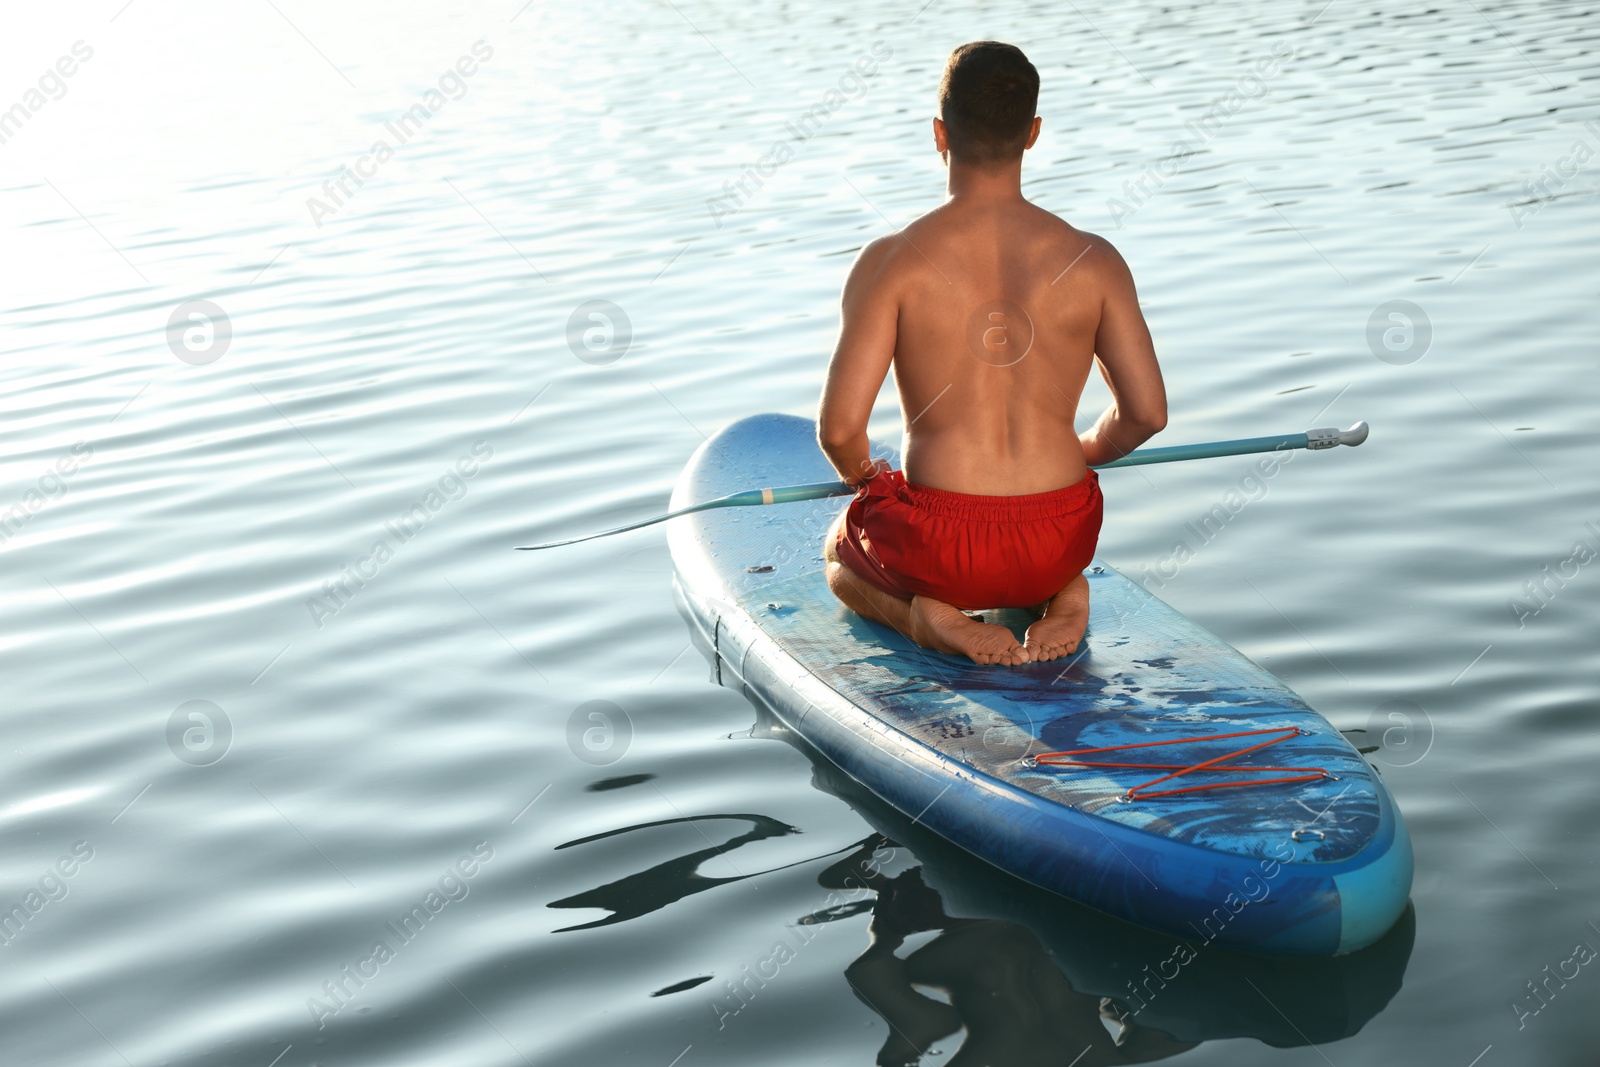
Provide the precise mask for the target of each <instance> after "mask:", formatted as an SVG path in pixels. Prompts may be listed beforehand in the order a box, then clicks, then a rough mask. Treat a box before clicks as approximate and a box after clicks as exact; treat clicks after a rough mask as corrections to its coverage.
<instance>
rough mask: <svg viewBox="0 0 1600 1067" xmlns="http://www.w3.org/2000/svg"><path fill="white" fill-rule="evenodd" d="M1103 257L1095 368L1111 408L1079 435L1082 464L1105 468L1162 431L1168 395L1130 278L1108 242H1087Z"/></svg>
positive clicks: (1100, 240)
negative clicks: (1102, 287) (1107, 392)
mask: <svg viewBox="0 0 1600 1067" xmlns="http://www.w3.org/2000/svg"><path fill="white" fill-rule="evenodd" d="M1092 239H1093V240H1094V241H1095V242H1096V243H1097V244H1098V245H1099V247H1098V248H1097V249H1096V251H1099V252H1102V253H1104V256H1103V258H1102V260H1101V262H1102V264H1103V266H1102V268H1101V270H1102V273H1101V277H1102V279H1103V286H1104V289H1103V297H1102V302H1101V308H1100V326H1099V329H1098V330H1097V331H1096V332H1095V338H1094V353H1095V363H1096V365H1098V366H1099V368H1100V374H1101V376H1102V377H1104V378H1105V380H1106V385H1107V386H1108V387H1109V388H1110V389H1111V406H1110V407H1108V408H1106V410H1105V412H1104V413H1103V414H1102V415H1101V416H1100V418H1098V419H1097V420H1095V424H1094V425H1093V426H1092V427H1090V428H1089V429H1088V430H1087V431H1085V432H1084V433H1081V434H1079V435H1078V440H1079V442H1081V443H1082V445H1083V458H1084V462H1085V463H1087V464H1088V465H1089V466H1091V467H1092V466H1095V465H1096V464H1099V463H1108V462H1110V461H1111V460H1114V459H1120V458H1121V457H1123V456H1125V455H1127V454H1128V453H1129V452H1132V451H1133V450H1134V449H1136V448H1138V447H1139V446H1140V445H1142V444H1144V443H1145V442H1146V441H1148V440H1149V439H1150V438H1152V437H1154V436H1155V435H1156V434H1158V433H1160V432H1161V430H1162V429H1163V428H1164V427H1165V426H1166V425H1167V390H1166V385H1165V384H1164V383H1163V382H1162V380H1161V367H1160V365H1159V364H1157V362H1156V350H1155V345H1154V343H1153V342H1152V341H1151V340H1150V327H1149V326H1147V325H1146V324H1145V321H1144V313H1143V312H1141V311H1140V310H1139V294H1138V292H1137V291H1136V290H1135V289H1134V285H1133V272H1132V271H1130V270H1129V269H1128V264H1127V263H1126V262H1124V261H1123V258H1122V256H1121V255H1120V254H1119V253H1118V252H1117V250H1116V249H1115V248H1113V247H1112V246H1111V242H1109V241H1107V240H1105V239H1104V238H1100V237H1094V238H1092Z"/></svg>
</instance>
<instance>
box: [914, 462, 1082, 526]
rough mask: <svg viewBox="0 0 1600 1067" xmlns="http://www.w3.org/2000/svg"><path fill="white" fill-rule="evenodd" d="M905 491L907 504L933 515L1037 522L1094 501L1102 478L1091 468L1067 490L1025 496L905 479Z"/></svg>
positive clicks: (1076, 509) (1056, 516)
mask: <svg viewBox="0 0 1600 1067" xmlns="http://www.w3.org/2000/svg"><path fill="white" fill-rule="evenodd" d="M894 473H896V474H899V473H900V472H899V471H896V472H894ZM902 477H903V475H902ZM901 493H902V494H903V496H902V499H903V500H905V502H906V503H908V504H910V505H912V506H913V507H917V508H921V509H922V510H924V511H927V512H929V513H930V514H933V515H943V516H946V517H948V518H952V519H975V520H979V521H983V522H1035V521H1038V520H1040V519H1059V518H1063V517H1065V516H1068V515H1071V514H1073V513H1074V512H1078V511H1082V510H1083V509H1084V508H1086V507H1088V506H1090V505H1091V504H1093V503H1094V501H1095V499H1096V498H1097V497H1099V495H1100V478H1099V475H1097V474H1096V473H1095V472H1094V471H1092V470H1091V471H1089V472H1088V473H1087V474H1086V475H1084V477H1083V480H1082V481H1078V482H1074V483H1073V484H1072V485H1069V486H1067V487H1066V488H1064V489H1052V490H1051V491H1050V492H1048V493H1028V494H1026V495H1023V496H980V495H978V494H976V493H952V492H950V491H949V490H948V489H934V488H932V487H931V486H926V485H917V484H916V483H915V482H905V483H904V488H903V489H902V490H901Z"/></svg>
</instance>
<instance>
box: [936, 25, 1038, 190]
mask: <svg viewBox="0 0 1600 1067" xmlns="http://www.w3.org/2000/svg"><path fill="white" fill-rule="evenodd" d="M1038 105H1039V72H1038V71H1037V70H1035V69H1034V66H1033V64H1032V63H1030V62H1028V57H1027V56H1025V55H1023V54H1022V49H1020V48H1018V47H1017V46H1016V45H1010V44H1001V43H1000V42H999V41H973V42H972V43H971V44H964V45H962V46H961V47H960V48H957V49H956V50H955V51H954V52H951V53H950V61H949V62H948V63H946V64H945V68H944V77H943V78H942V79H941V80H940V82H939V117H940V118H942V119H944V126H945V138H946V143H947V144H948V145H949V148H950V155H951V157H952V158H954V159H958V160H960V161H961V162H963V163H980V164H981V163H1002V162H1006V161H1009V160H1013V159H1016V158H1017V157H1018V156H1020V155H1022V151H1023V149H1024V148H1025V147H1026V146H1027V143H1028V131H1029V130H1031V129H1032V128H1033V116H1034V111H1035V109H1036V108H1037V107H1038Z"/></svg>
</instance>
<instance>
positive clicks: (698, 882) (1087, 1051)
mask: <svg viewBox="0 0 1600 1067" xmlns="http://www.w3.org/2000/svg"><path fill="white" fill-rule="evenodd" d="M752 736H754V737H767V738H775V739H782V740H785V741H787V742H789V743H790V744H793V745H794V746H795V747H796V748H798V749H799V750H800V751H801V752H803V753H804V754H805V755H806V756H807V758H808V759H810V760H811V762H812V764H813V768H814V771H815V776H814V780H815V783H816V784H817V786H818V787H819V788H821V789H822V790H824V791H826V792H828V793H831V794H833V795H835V796H837V797H839V798H840V799H842V800H844V801H845V802H846V803H847V804H849V805H850V806H851V807H852V808H854V809H855V810H856V811H857V812H858V813H859V814H860V815H861V816H862V817H863V818H864V819H866V821H867V822H868V823H869V824H871V826H872V827H873V828H874V830H875V832H874V833H872V834H870V835H868V836H867V837H865V838H863V839H861V840H860V841H857V842H854V843H852V844H850V845H848V846H845V847H844V848H842V849H836V850H833V851H832V852H830V853H826V854H824V855H821V856H813V857H811V858H809V859H806V860H802V861H799V863H788V864H784V865H782V867H774V868H770V870H779V869H783V868H791V867H795V866H801V865H804V864H809V863H816V862H819V861H821V860H825V859H829V858H830V857H833V859H832V862H829V863H828V864H827V866H825V867H824V868H823V869H822V870H821V872H820V873H819V874H818V876H817V883H818V895H819V907H818V908H817V909H815V910H814V911H812V912H811V913H809V914H806V915H801V916H797V917H796V920H795V921H796V922H797V923H798V924H800V925H816V924H822V923H831V922H837V921H840V920H844V919H849V918H852V917H854V916H857V915H860V914H863V913H870V915H871V920H870V925H869V936H868V940H867V943H866V944H865V945H863V946H862V950H861V952H860V954H859V955H857V956H856V957H855V959H854V960H852V961H851V962H850V963H849V964H848V965H847V966H846V967H845V968H844V974H843V975H842V979H843V980H844V981H846V982H847V983H848V984H849V986H850V988H851V990H852V991H853V992H854V994H855V995H856V997H857V998H858V999H859V1000H860V1001H861V1002H862V1003H863V1004H865V1005H866V1006H867V1007H868V1008H870V1009H871V1010H872V1011H873V1012H874V1013H875V1014H876V1015H877V1016H878V1017H879V1018H881V1019H882V1020H883V1021H884V1023H885V1028H886V1036H885V1038H884V1041H883V1045H882V1047H881V1048H880V1050H879V1052H878V1056H877V1063H879V1064H885V1065H887V1064H897V1065H898V1064H911V1063H915V1062H917V1061H918V1060H919V1058H920V1057H922V1056H923V1055H924V1054H925V1053H926V1052H928V1051H929V1050H930V1049H933V1048H934V1047H935V1046H936V1045H937V1046H939V1047H940V1048H942V1049H949V1048H951V1047H952V1042H956V1041H958V1042H959V1051H956V1052H955V1053H954V1054H953V1055H952V1056H951V1058H950V1059H949V1060H948V1061H946V1062H948V1063H949V1064H950V1065H951V1067H963V1065H969V1064H987V1065H990V1067H1011V1065H1016V1067H1022V1065H1032V1064H1036V1063H1040V1062H1047V1061H1048V1062H1054V1061H1055V1060H1057V1059H1059V1060H1061V1061H1062V1062H1071V1061H1073V1057H1075V1056H1081V1059H1078V1060H1077V1061H1076V1063H1077V1064H1078V1065H1079V1067H1088V1065H1091V1064H1115V1063H1146V1062H1151V1061H1154V1060H1159V1059H1164V1058H1167V1057H1169V1056H1174V1055H1176V1054H1178V1053H1180V1052H1183V1051H1185V1050H1187V1049H1190V1048H1193V1047H1194V1046H1195V1045H1197V1044H1199V1043H1201V1042H1205V1041H1212V1040H1223V1039H1230V1038H1252V1039H1254V1040H1257V1041H1261V1042H1263V1043H1266V1044H1268V1045H1273V1046H1277V1047H1284V1048H1287V1047H1296V1046H1304V1045H1321V1044H1325V1043H1327V1042H1330V1041H1337V1040H1339V1039H1341V1038H1346V1037H1350V1036H1352V1035H1354V1034H1356V1033H1357V1032H1359V1031H1360V1030H1361V1028H1362V1027H1363V1026H1365V1025H1366V1023H1367V1022H1368V1021H1370V1020H1371V1019H1372V1018H1373V1017H1374V1016H1376V1015H1377V1014H1378V1013H1379V1012H1380V1011H1382V1010H1383V1008H1384V1007H1385V1006H1386V1005H1387V1004H1388V1003H1389V1001H1390V1000H1391V999H1392V998H1393V997H1394V995H1395V994H1396V993H1397V992H1398V991H1399V989H1400V986H1401V981H1402V979H1403V977H1404V973H1405V968H1406V964H1407V962H1408V960H1409V958H1410V955H1411V947H1412V942H1413V940H1414V936H1415V918H1414V914H1413V912H1412V911H1411V910H1410V909H1409V908H1408V909H1407V911H1406V913H1405V915H1404V916H1403V917H1402V919H1401V921H1400V922H1399V923H1398V924H1397V925H1396V927H1395V928H1394V929H1393V930H1392V931H1390V933H1389V934H1388V935H1386V936H1385V937H1384V938H1382V939H1381V940H1380V941H1378V942H1377V943H1376V944H1374V945H1372V946H1370V947H1368V948H1366V949H1364V950H1362V951H1360V952H1356V953H1353V954H1350V955H1346V956H1339V957H1333V958H1324V959H1286V958H1269V957H1256V956H1247V955H1241V954H1238V953H1234V952H1229V951H1226V950H1224V949H1220V948H1217V947H1215V946H1211V945H1207V944H1206V943H1205V940H1204V938H1203V936H1201V935H1198V934H1197V937H1196V939H1195V940H1193V941H1181V940H1176V939H1174V938H1172V937H1170V936H1166V935H1162V934H1158V933H1155V932H1153V931H1149V930H1145V929H1143V928H1141V927H1137V926H1133V925H1131V924H1129V923H1125V922H1122V921H1121V920H1118V919H1115V918H1112V917H1110V916H1107V915H1104V914H1102V913H1100V912H1096V911H1094V910H1092V909H1090V908H1086V907H1083V906H1082V905H1078V904H1075V903H1073V902H1071V901H1069V900H1066V899H1064V898H1062V897H1058V896H1056V895H1054V894H1052V893H1049V892H1046V891H1044V890H1041V889H1038V888H1036V887H1034V886H1031V885H1028V884H1027V883H1025V882H1021V881H1019V880H1017V879H1014V878H1011V877H1010V876H1008V875H1006V874H1004V873H1003V872H1001V871H999V870H997V869H995V868H993V867H990V866H989V865H987V864H985V863H983V862H981V861H978V860H976V859H974V858H973V857H971V856H970V855H968V854H967V853H965V852H963V851H962V850H961V849H959V848H957V847H956V846H954V845H951V844H950V843H948V842H946V841H944V840H943V839H942V838H940V837H939V836H938V835H936V834H934V833H932V832H930V831H928V830H927V829H926V828H924V827H921V826H918V825H916V824H915V823H913V822H912V821H911V820H910V819H908V818H906V817H905V816H904V815H902V814H900V813H899V812H897V811H895V810H894V809H893V808H890V807H889V806H888V805H886V804H884V803H882V802H881V801H879V800H878V799H877V798H876V797H874V796H873V795H872V794H870V793H869V792H867V791H866V790H865V789H864V788H863V787H861V786H860V785H859V784H858V783H856V782H855V781H854V780H853V779H851V778H849V777H848V776H847V775H845V774H844V773H843V772H842V771H840V770H839V769H838V768H837V767H835V766H834V765H832V764H831V763H829V762H828V761H827V760H826V759H824V758H823V757H821V756H820V755H819V754H817V753H816V752H815V751H814V750H812V749H811V748H810V747H809V746H808V745H806V744H805V743H804V742H803V741H801V740H799V739H798V738H796V737H795V736H794V735H793V734H791V733H790V732H789V731H787V730H786V729H784V727H783V726H782V725H781V724H780V723H777V722H776V721H774V720H772V719H771V718H770V717H768V716H767V715H766V714H764V713H762V714H761V716H760V722H758V724H757V726H756V728H755V729H754V730H753V731H752ZM681 823H694V824H696V825H697V826H705V827H711V826H715V825H719V824H720V825H724V826H726V825H732V826H733V827H735V828H736V833H735V836H733V837H732V838H730V839H728V840H726V841H719V843H718V844H715V845H713V844H711V843H710V841H709V840H708V842H707V847H705V848H696V849H693V850H691V851H689V852H686V853H684V854H683V855H680V856H675V857H673V858H671V859H668V860H665V861H662V862H659V863H656V864H653V865H651V866H649V867H647V868H645V869H643V870H640V871H637V872H636V873H633V874H629V875H626V876H624V877H623V878H620V879H616V880H614V881H612V882H609V883H607V884H605V885H602V886H597V887H595V888H594V889H591V890H586V891H584V892H582V893H577V894H571V895H569V896H567V897H564V898H562V899H561V900H557V901H552V902H551V903H550V905H549V906H550V907H555V908H600V909H603V910H605V911H607V912H609V913H610V914H609V915H607V916H606V917H604V918H601V919H598V920H595V921H592V922H587V923H583V924H580V925H575V926H569V927H565V928H564V929H566V930H579V929H587V928H591V927H595V926H603V925H611V924H615V923H621V922H625V921H628V920H630V919H633V918H637V917H639V916H642V915H645V914H648V913H650V912H653V911H656V910H659V909H661V908H665V907H668V906H670V905H672V904H674V903H675V902H677V901H680V900H682V899H684V898H685V897H688V896H690V895H693V894H696V893H700V892H705V891H707V890H711V889H716V888H719V887H721V886H723V885H725V884H726V883H728V882H731V881H741V880H744V879H748V878H753V877H759V876H760V875H762V874H765V873H769V870H755V869H749V870H747V871H746V873H744V874H742V875H739V876H736V877H712V876H707V875H703V874H701V873H700V872H699V869H698V868H699V867H700V866H701V865H702V864H703V863H705V862H706V861H707V860H709V859H710V858H711V857H712V856H714V855H718V854H722V855H727V854H729V853H731V852H734V851H736V850H737V849H738V848H740V847H741V846H743V845H745V844H749V843H752V842H756V841H761V840H765V839H769V838H772V837H782V836H788V835H791V834H795V833H798V831H797V830H796V829H795V828H794V827H792V826H789V825H787V824H784V823H782V822H779V821H778V820H775V819H771V818H769V817H767V816H763V815H759V814H753V813H712V814H705V815H697V816H689V817H684V818H679V819H668V820H655V821H651V822H648V823H641V824H638V825H636V826H626V827H621V828H618V829H616V830H611V831H607V832H605V833H601V834H595V835H590V836H588V837H585V838H581V839H578V840H575V841H569V842H566V843H564V844H563V845H561V846H559V848H560V849H568V848H578V847H582V846H584V845H587V844H590V843H593V842H597V841H600V840H602V839H616V838H619V837H623V838H625V837H626V836H627V835H630V834H633V833H637V832H648V831H650V830H653V829H659V828H662V827H666V826H668V825H669V824H681ZM1268 900H1270V898H1268ZM841 901H842V902H841ZM1253 906H1270V905H1269V904H1268V902H1267V901H1263V902H1261V903H1260V904H1259V905H1253ZM930 934H931V935H932V936H931V937H929V936H928V935H930ZM908 946H909V948H908ZM740 977H741V976H739V975H704V976H695V977H692V978H689V979H686V980H685V981H683V982H679V983H675V984H674V985H672V986H669V987H667V988H666V989H662V990H658V991H657V994H656V995H665V994H669V993H676V992H680V991H684V990H688V989H692V988H695V987H697V986H705V988H706V989H708V990H716V991H717V992H716V993H715V994H714V995H716V996H721V997H723V998H724V999H727V998H728V997H733V996H736V994H735V993H727V992H726V989H727V986H726V983H727V982H728V981H729V980H732V981H734V982H737V981H738V980H739V978H740ZM735 988H737V987H735ZM933 994H938V995H933ZM730 1003H732V1001H730ZM708 1022H709V1020H708ZM713 1028H714V1027H713ZM954 1035H959V1037H955V1036H954Z"/></svg>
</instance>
